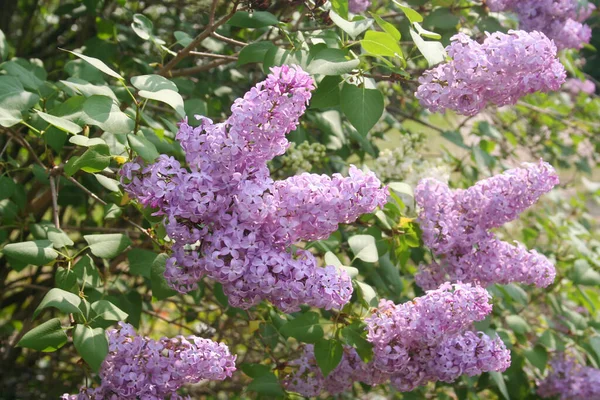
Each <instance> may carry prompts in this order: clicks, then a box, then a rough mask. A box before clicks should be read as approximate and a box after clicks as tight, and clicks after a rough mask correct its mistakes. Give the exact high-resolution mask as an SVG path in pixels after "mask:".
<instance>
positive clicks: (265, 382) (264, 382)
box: [247, 371, 285, 398]
mask: <svg viewBox="0 0 600 400" xmlns="http://www.w3.org/2000/svg"><path fill="white" fill-rule="evenodd" d="M247 389H248V390H250V391H252V392H256V393H259V394H261V395H264V396H268V397H267V398H273V397H282V396H284V395H285V392H284V391H283V389H282V387H281V383H279V379H277V377H276V376H275V374H273V373H272V372H270V371H269V372H267V373H265V374H262V375H260V376H257V377H256V378H254V380H253V381H252V382H250V383H249V384H248V387H247Z"/></svg>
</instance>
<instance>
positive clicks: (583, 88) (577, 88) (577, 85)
mask: <svg viewBox="0 0 600 400" xmlns="http://www.w3.org/2000/svg"><path fill="white" fill-rule="evenodd" d="M562 88H563V89H565V90H568V91H569V92H571V93H572V94H579V93H586V94H594V93H595V92H596V85H595V84H594V82H592V81H590V80H589V79H586V80H584V81H582V80H580V79H576V78H569V79H567V81H566V82H565V84H564V85H563V86H562Z"/></svg>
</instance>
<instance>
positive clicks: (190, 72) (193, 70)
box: [171, 60, 233, 77]
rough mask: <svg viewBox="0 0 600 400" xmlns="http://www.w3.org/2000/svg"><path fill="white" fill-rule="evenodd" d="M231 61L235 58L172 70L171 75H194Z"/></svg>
mask: <svg viewBox="0 0 600 400" xmlns="http://www.w3.org/2000/svg"><path fill="white" fill-rule="evenodd" d="M231 62H233V60H216V61H212V62H209V63H208V64H202V65H198V66H197V67H191V68H182V69H176V70H175V71H173V72H171V76H172V77H176V76H188V75H194V74H197V73H199V72H204V71H208V70H211V69H213V68H216V67H218V66H220V65H224V64H229V63H231Z"/></svg>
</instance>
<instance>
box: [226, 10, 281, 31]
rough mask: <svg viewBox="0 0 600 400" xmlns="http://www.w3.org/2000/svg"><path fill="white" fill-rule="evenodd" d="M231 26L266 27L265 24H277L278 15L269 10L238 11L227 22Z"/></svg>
mask: <svg viewBox="0 0 600 400" xmlns="http://www.w3.org/2000/svg"><path fill="white" fill-rule="evenodd" d="M227 23H228V24H229V25H231V26H237V27H239V28H264V27H265V26H271V25H277V24H278V23H279V20H277V17H276V16H274V15H273V14H271V13H270V12H267V11H254V12H251V13H250V12H248V11H238V12H236V13H235V14H233V17H231V19H230V20H229V21H228V22H227Z"/></svg>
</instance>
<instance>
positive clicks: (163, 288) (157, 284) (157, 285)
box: [150, 253, 177, 300]
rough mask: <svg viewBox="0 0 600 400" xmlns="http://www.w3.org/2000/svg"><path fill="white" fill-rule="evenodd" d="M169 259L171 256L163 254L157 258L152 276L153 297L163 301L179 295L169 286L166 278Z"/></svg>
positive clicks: (153, 265)
mask: <svg viewBox="0 0 600 400" xmlns="http://www.w3.org/2000/svg"><path fill="white" fill-rule="evenodd" d="M167 258H169V256H168V255H167V254H165V253H162V254H159V255H158V256H156V258H155V259H154V262H153V263H152V268H151V274H150V280H151V281H152V285H151V286H152V296H153V297H155V298H157V299H158V300H163V299H166V298H167V297H171V296H173V295H175V294H177V292H176V291H175V290H173V289H171V287H170V286H169V285H168V283H167V280H166V279H165V276H164V275H165V268H166V263H167Z"/></svg>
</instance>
